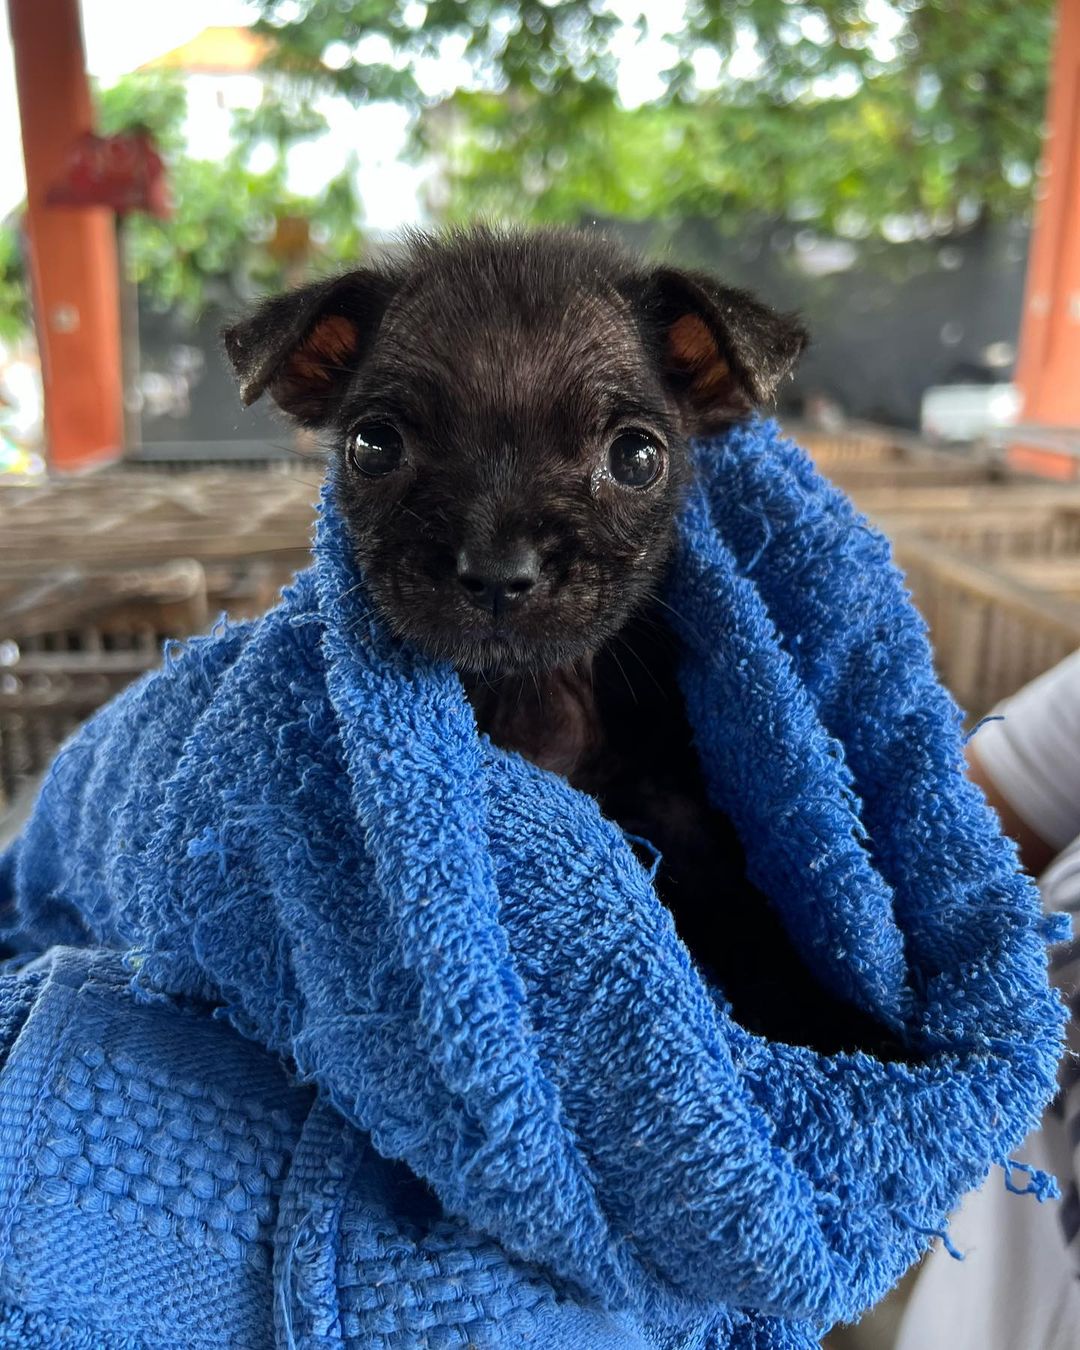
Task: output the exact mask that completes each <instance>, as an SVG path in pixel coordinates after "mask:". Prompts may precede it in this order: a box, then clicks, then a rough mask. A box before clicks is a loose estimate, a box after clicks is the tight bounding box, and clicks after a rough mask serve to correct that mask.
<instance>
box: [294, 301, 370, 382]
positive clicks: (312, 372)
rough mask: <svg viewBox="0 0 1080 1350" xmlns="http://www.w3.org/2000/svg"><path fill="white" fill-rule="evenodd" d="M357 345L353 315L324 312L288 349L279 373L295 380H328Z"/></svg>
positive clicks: (358, 330) (357, 336) (329, 380)
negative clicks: (286, 359)
mask: <svg viewBox="0 0 1080 1350" xmlns="http://www.w3.org/2000/svg"><path fill="white" fill-rule="evenodd" d="M359 346H360V329H359V328H358V327H357V326H356V324H355V323H353V321H352V319H347V318H346V317H345V315H344V314H327V315H326V316H325V318H322V319H320V320H319V321H318V323H317V324H316V325H315V327H314V328H313V329H312V330H311V332H310V333H308V335H307V337H305V338H304V340H303V342H301V343H300V345H299V346H298V347H297V348H296V349H295V350H294V351H293V352H291V353H290V355H289V359H288V361H286V363H285V369H284V371H283V372H282V373H283V374H284V375H285V376H286V378H288V379H290V380H296V381H297V382H298V383H299V382H306V383H310V382H312V381H321V382H322V383H323V384H329V383H330V382H331V381H332V380H333V379H334V376H335V375H337V374H340V371H341V367H342V366H343V365H344V364H345V362H346V361H347V360H348V359H349V358H350V357H351V356H353V355H355V353H356V351H357V349H358V348H359Z"/></svg>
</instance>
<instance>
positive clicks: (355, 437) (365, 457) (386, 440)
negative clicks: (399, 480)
mask: <svg viewBox="0 0 1080 1350" xmlns="http://www.w3.org/2000/svg"><path fill="white" fill-rule="evenodd" d="M345 453H346V454H347V455H348V457H349V462H350V463H351V464H352V465H353V467H354V468H356V469H359V470H360V472H361V473H362V474H364V475H365V477H367V478H382V477H384V476H385V475H386V474H388V473H393V471H394V470H395V469H396V468H397V467H398V465H399V464H400V463H401V460H402V457H403V456H404V454H405V445H404V443H403V441H402V439H401V433H400V432H399V431H398V430H397V428H396V427H394V426H391V424H390V423H389V422H362V423H361V424H360V426H358V427H354V428H353V430H352V431H351V432H350V434H349V439H348V441H346V443H345Z"/></svg>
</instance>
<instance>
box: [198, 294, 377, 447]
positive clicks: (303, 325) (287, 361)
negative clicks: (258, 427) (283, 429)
mask: <svg viewBox="0 0 1080 1350" xmlns="http://www.w3.org/2000/svg"><path fill="white" fill-rule="evenodd" d="M397 287H398V282H397V280H396V279H395V278H394V277H393V276H392V275H391V274H390V273H387V272H378V271H375V270H374V269H370V268H361V269H360V270H358V271H356V272H348V273H346V275H344V276H341V277H332V278H330V279H329V280H327V281H315V282H312V283H311V284H310V285H308V286H301V287H299V288H298V289H297V290H294V291H286V292H285V294H284V295H275V296H273V297H272V298H271V299H269V300H264V301H263V302H262V304H261V305H259V306H258V308H257V309H256V310H255V311H254V313H252V314H251V315H250V316H249V317H248V318H246V319H242V320H241V321H240V322H239V323H236V324H233V325H232V326H231V327H229V328H226V329H225V330H224V331H223V333H222V338H223V340H224V343H225V352H226V355H227V356H228V358H229V360H230V362H231V363H232V368H233V372H234V374H235V375H236V381H237V384H238V385H239V386H240V397H241V398H242V399H243V400H244V406H245V407H246V406H247V405H248V404H250V403H254V402H255V400H256V399H257V398H259V397H260V395H261V394H262V393H263V392H264V391H265V392H267V393H269V395H270V397H271V398H272V399H273V400H274V402H275V403H276V404H277V405H278V407H279V408H281V409H283V410H284V411H285V412H287V413H289V415H290V416H292V417H295V418H296V420H297V421H298V422H302V423H303V424H304V425H305V426H311V427H317V426H322V425H323V424H325V423H326V422H328V421H329V420H330V418H331V417H332V416H333V413H334V409H335V408H336V406H337V403H338V400H339V399H340V398H341V396H342V394H343V393H344V392H345V388H346V386H347V384H348V382H349V379H350V377H351V376H352V375H353V374H354V373H355V371H356V368H357V366H358V365H359V363H360V361H361V360H362V359H363V357H364V355H365V353H366V352H367V351H368V350H369V348H370V347H371V344H372V342H373V341H374V339H375V334H376V332H377V331H378V327H379V324H380V323H381V322H382V317H383V314H384V313H385V312H386V307H387V305H388V304H389V303H390V301H391V299H392V298H393V296H394V293H395V291H396V290H397Z"/></svg>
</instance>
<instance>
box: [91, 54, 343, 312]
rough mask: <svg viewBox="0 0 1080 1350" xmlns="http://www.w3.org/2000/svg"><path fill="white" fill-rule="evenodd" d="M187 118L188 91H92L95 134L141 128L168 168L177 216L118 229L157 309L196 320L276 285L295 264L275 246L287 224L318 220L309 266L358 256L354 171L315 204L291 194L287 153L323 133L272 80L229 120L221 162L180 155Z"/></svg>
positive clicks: (142, 84) (133, 271)
mask: <svg viewBox="0 0 1080 1350" xmlns="http://www.w3.org/2000/svg"><path fill="white" fill-rule="evenodd" d="M186 113H187V95H186V92H185V90H184V87H183V85H182V84H181V83H179V82H178V81H176V80H174V79H169V78H162V77H152V76H147V75H130V76H127V77H125V78H124V79H121V80H120V81H119V82H118V83H117V84H115V85H113V86H112V87H111V88H108V89H102V90H100V91H99V92H98V119H99V125H100V129H101V131H102V132H103V133H105V134H111V133H115V132H119V131H124V130H129V129H132V128H134V127H140V126H141V127H146V128H147V129H148V130H150V131H151V132H152V133H153V135H154V137H155V139H156V141H157V144H158V147H159V149H160V150H161V153H162V156H163V158H164V159H165V161H166V165H167V170H168V175H169V184H170V190H171V194H172V198H173V205H174V210H173V214H172V215H171V217H170V218H169V219H167V220H157V219H155V218H153V217H150V216H143V215H134V216H132V217H131V218H130V219H129V220H127V221H126V222H125V223H124V227H123V231H124V233H123V239H124V260H125V265H126V267H127V269H128V272H129V274H130V276H131V277H132V278H133V279H134V280H135V281H137V282H138V283H139V285H140V287H141V288H142V291H143V293H144V294H145V295H146V296H147V297H148V298H149V299H150V300H151V301H152V302H153V303H155V304H157V305H159V306H160V307H161V308H163V309H169V308H173V307H176V306H179V307H181V308H183V309H185V310H187V311H188V312H190V313H197V312H198V311H199V310H201V309H202V308H203V307H204V306H205V305H206V304H207V303H208V302H210V301H213V300H215V299H217V300H222V299H226V300H231V299H232V298H234V297H235V296H236V294H237V293H239V294H241V295H243V294H247V293H250V292H252V291H256V290H266V289H272V288H274V287H277V286H280V285H282V284H283V283H284V282H285V281H286V280H287V279H288V276H289V274H290V269H291V268H292V267H294V266H295V261H294V260H292V259H290V258H289V257H288V256H285V255H282V254H280V253H278V252H276V251H275V250H274V248H273V240H274V237H275V232H276V230H277V226H278V222H279V221H281V220H283V219H286V218H295V219H303V220H307V221H310V222H314V229H313V231H312V238H313V242H314V251H313V256H312V258H311V259H310V262H311V263H312V264H313V265H316V266H318V265H323V266H329V265H333V264H334V263H336V262H339V261H341V260H343V259H347V258H350V257H352V258H355V257H356V255H357V252H358V251H359V249H360V247H361V244H360V235H359V222H360V218H361V208H360V202H359V200H358V198H357V195H356V192H355V189H354V186H353V174H354V171H355V163H354V162H351V161H350V162H348V163H346V165H345V166H344V168H343V170H342V172H341V173H340V174H339V175H338V176H337V177H336V178H335V179H334V180H333V182H331V183H330V184H328V186H327V188H326V189H325V190H324V191H323V192H322V193H321V194H320V195H319V197H318V198H312V197H302V196H299V195H297V194H296V193H293V192H290V191H289V189H288V187H287V183H286V155H287V153H288V151H289V149H290V148H291V147H292V146H293V145H295V144H297V143H298V142H300V141H302V140H307V139H310V138H312V137H316V136H319V135H321V134H322V132H323V131H324V130H325V122H324V120H323V118H322V117H321V116H320V115H319V114H318V113H317V112H315V111H314V110H313V109H312V108H311V107H310V106H309V105H308V103H307V102H306V99H305V97H304V95H303V94H302V93H299V92H298V91H297V90H296V89H295V88H292V87H291V86H289V85H288V84H283V83H279V82H271V83H270V84H269V85H268V87H267V90H266V92H265V94H264V96H263V99H262V102H261V103H260V104H259V105H258V106H257V107H256V108H254V109H249V110H241V111H239V112H237V113H236V114H235V115H234V119H233V123H234V125H233V139H232V144H231V147H230V149H229V152H228V154H227V155H226V157H225V159H224V160H223V161H209V160H200V159H194V158H192V157H191V156H189V155H188V154H187V153H186V152H185V148H184V146H185V139H184V119H185V116H186ZM264 143H265V144H269V145H271V146H272V147H273V150H274V156H273V161H272V163H271V165H270V167H269V168H267V169H265V170H260V171H258V172H256V171H255V170H253V169H252V168H251V165H250V160H251V157H252V154H253V152H254V151H255V149H256V148H257V147H258V146H260V145H261V144H264Z"/></svg>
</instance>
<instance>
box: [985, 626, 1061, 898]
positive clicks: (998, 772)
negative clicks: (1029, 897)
mask: <svg viewBox="0 0 1080 1350" xmlns="http://www.w3.org/2000/svg"><path fill="white" fill-rule="evenodd" d="M995 712H996V713H997V714H999V715H998V716H996V717H994V718H992V719H989V720H987V721H986V723H985V724H984V725H983V726H982V727H980V728H979V730H978V731H977V733H976V734H975V736H974V737H973V739H972V740H970V741H969V742H968V746H967V760H968V766H969V770H970V775H971V778H972V780H973V781H974V782H975V783H977V784H978V785H979V787H981V788H982V790H983V792H985V793H986V797H987V800H988V801H989V803H990V805H991V806H992V807H993V808H994V810H995V811H996V812H997V813H998V815H999V817H1000V818H1001V824H1002V828H1003V829H1004V830H1005V832H1006V833H1007V834H1010V835H1011V836H1012V837H1013V838H1014V839H1015V840H1016V842H1017V844H1018V845H1019V847H1020V857H1021V861H1022V862H1023V864H1024V866H1025V867H1026V868H1027V870H1028V871H1029V872H1031V873H1032V874H1033V875H1034V876H1038V875H1039V874H1040V873H1041V872H1042V871H1043V870H1044V869H1045V868H1046V866H1047V865H1048V864H1049V863H1050V862H1051V861H1052V860H1053V859H1054V858H1055V857H1056V856H1057V855H1058V854H1059V853H1060V852H1061V850H1062V849H1063V848H1065V847H1066V846H1067V845H1069V844H1071V843H1072V841H1073V840H1074V839H1076V838H1077V836H1078V835H1080V651H1078V652H1074V653H1073V655H1072V656H1069V657H1066V658H1065V660H1064V661H1061V662H1059V663H1058V664H1057V665H1056V666H1054V667H1053V668H1052V669H1050V670H1048V671H1046V673H1045V674H1043V675H1040V676H1039V677H1038V679H1035V680H1032V681H1031V683H1030V684H1027V685H1025V686H1024V688H1023V689H1021V690H1019V691H1018V692H1017V693H1015V694H1013V695H1012V697H1011V698H1009V699H1007V700H1006V701H1005V702H1004V703H1003V704H1002V705H1001V706H1000V707H999V708H997V709H996V710H995Z"/></svg>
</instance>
